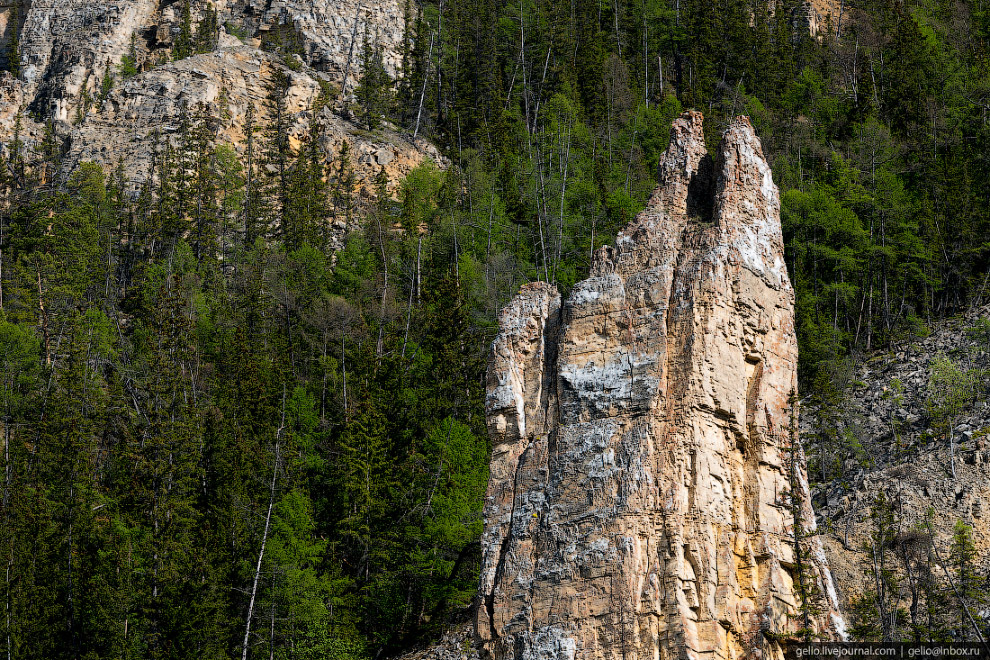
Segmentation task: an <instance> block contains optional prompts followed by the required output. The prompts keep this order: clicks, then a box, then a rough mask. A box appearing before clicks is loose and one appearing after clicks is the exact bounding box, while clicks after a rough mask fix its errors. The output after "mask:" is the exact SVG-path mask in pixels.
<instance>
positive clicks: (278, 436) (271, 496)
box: [241, 386, 285, 660]
mask: <svg viewBox="0 0 990 660" xmlns="http://www.w3.org/2000/svg"><path fill="white" fill-rule="evenodd" d="M283 430H285V387H284V386H283V388H282V423H281V425H280V426H279V427H278V431H276V432H275V465H274V466H273V467H272V485H271V489H270V490H269V493H268V513H267V514H265V529H264V531H263V532H262V534H261V549H260V550H259V551H258V562H257V564H256V565H255V568H254V580H253V581H252V583H251V600H250V601H249V602H248V611H247V623H246V624H245V625H244V646H243V647H242V649H241V660H247V657H248V643H249V642H250V639H251V617H252V616H253V615H254V600H255V597H256V596H257V595H258V581H259V579H260V578H261V562H262V560H263V559H264V558H265V545H266V544H267V543H268V530H269V529H270V528H271V523H272V509H274V508H275V486H276V484H277V483H278V464H279V461H280V460H281V454H280V452H281V449H282V431H283Z"/></svg>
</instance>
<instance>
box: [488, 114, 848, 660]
mask: <svg viewBox="0 0 990 660" xmlns="http://www.w3.org/2000/svg"><path fill="white" fill-rule="evenodd" d="M660 175H661V176H660V178H661V183H660V186H659V188H658V189H657V191H656V193H655V194H654V195H653V198H652V199H651V201H650V203H649V206H648V207H647V209H646V210H645V211H643V212H642V213H641V214H640V215H639V216H638V217H637V218H636V220H635V221H634V222H633V223H632V224H631V225H630V226H628V227H627V228H625V229H624V230H623V231H622V232H621V233H620V234H619V236H618V238H617V239H616V242H615V245H614V247H607V248H603V249H601V250H600V251H598V252H597V253H596V255H595V259H594V263H593V266H592V272H591V276H590V277H589V278H588V279H587V280H585V281H583V282H580V283H579V284H578V285H577V286H576V287H575V288H574V289H573V291H572V292H571V293H570V295H569V296H568V297H567V298H566V299H564V300H561V297H560V295H559V294H558V293H557V291H556V289H555V288H554V287H553V286H552V285H549V284H546V283H539V282H538V283H535V284H530V285H528V286H526V287H524V288H523V290H522V291H521V292H520V294H519V295H518V296H517V297H516V298H515V299H514V300H513V301H512V303H511V304H510V305H509V306H508V307H507V308H505V310H503V312H502V314H501V317H500V320H499V323H500V332H499V334H498V337H497V339H496V340H495V343H494V347H493V354H492V359H491V363H490V366H489V373H488V395H487V400H486V413H487V419H488V425H489V430H490V433H491V437H492V442H493V454H492V459H491V479H490V482H489V487H488V493H487V499H486V503H485V532H484V536H483V538H482V547H483V553H484V554H483V559H482V568H481V579H480V593H479V604H478V608H477V620H476V626H475V628H476V634H477V636H478V638H479V642H480V643H481V644H482V645H483V647H484V649H485V650H486V651H487V652H488V653H489V654H490V655H491V656H492V657H494V658H496V659H498V660H502V659H508V658H512V659H514V660H521V659H524V658H525V659H534V660H535V659H536V658H582V659H590V658H625V659H626V660H628V659H630V658H644V659H645V658H651V659H652V658H658V657H659V658H673V657H683V658H702V657H704V658H725V659H728V658H738V657H744V656H748V655H750V654H754V653H756V652H757V651H760V652H761V653H763V654H764V655H766V654H769V655H771V656H778V655H780V653H781V648H780V646H779V641H778V640H780V639H781V638H783V637H786V636H788V635H790V634H793V633H794V632H795V631H796V630H797V629H798V628H801V627H802V626H808V627H810V628H812V629H814V630H815V631H816V634H818V635H820V636H822V637H826V638H835V637H838V636H842V635H843V622H842V619H841V617H840V615H839V614H838V612H837V605H836V597H835V591H834V588H833V585H832V582H831V576H830V573H829V570H828V566H827V564H826V562H825V558H824V554H823V552H822V547H821V545H820V543H819V542H818V540H817V539H816V538H815V537H814V536H813V533H814V516H813V514H812V511H811V507H810V503H809V502H810V497H809V494H808V488H807V481H806V477H805V474H804V466H803V457H802V455H801V453H800V448H799V447H796V446H793V445H792V443H791V438H792V435H793V434H792V433H791V432H789V428H790V427H791V426H792V425H793V424H792V404H791V401H792V399H791V396H792V393H793V392H794V391H795V389H796V368H797V341H796V337H795V333H794V294H793V290H792V288H791V285H790V282H789V281H788V276H787V272H786V269H785V267H784V261H783V241H782V237H781V228H780V220H779V199H778V191H777V187H776V186H775V185H774V183H773V180H772V178H771V173H770V168H769V167H768V165H767V163H766V161H765V160H764V157H763V153H762V149H761V145H760V142H759V140H758V139H757V137H756V135H755V134H754V132H753V129H752V127H751V126H750V124H749V121H748V120H747V119H746V118H744V117H740V118H737V119H735V120H734V121H733V122H732V123H731V125H730V126H729V128H728V129H727V130H726V132H725V134H724V136H723V139H722V143H721V146H720V147H719V149H718V153H717V157H716V158H715V159H714V160H712V159H711V158H710V157H709V156H708V154H707V152H706V149H705V144H704V140H703V135H702V117H701V114H700V113H697V112H691V113H686V114H685V115H684V116H682V117H681V118H680V119H678V120H676V121H675V123H674V126H673V130H672V133H671V143H670V147H669V149H668V150H667V152H666V153H665V154H664V156H663V159H662V161H661V165H660ZM796 494H798V495H799V496H796ZM796 519H797V521H798V523H799V524H800V525H801V530H799V531H802V530H803V534H802V537H803V539H804V540H803V542H802V543H801V544H799V546H798V547H799V548H800V549H799V550H797V551H796V550H795V547H796V546H795V542H794V535H795V521H796ZM802 591H803V592H806V593H807V594H809V596H808V598H809V601H810V600H814V605H815V607H814V608H810V609H813V610H814V613H810V612H809V613H808V614H807V619H806V618H805V615H803V614H802V612H801V610H802V608H801V605H802V600H801V598H800V595H799V593H800V592H802Z"/></svg>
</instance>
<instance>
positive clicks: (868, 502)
mask: <svg viewBox="0 0 990 660" xmlns="http://www.w3.org/2000/svg"><path fill="white" fill-rule="evenodd" d="M940 355H941V356H944V357H947V358H949V359H951V360H953V361H954V362H955V363H956V364H957V365H958V367H959V369H960V370H962V371H966V370H969V371H971V372H975V373H978V374H983V375H982V376H981V377H980V379H979V380H977V381H976V382H975V383H974V384H975V386H976V387H975V388H974V390H975V391H974V392H973V397H972V400H971V401H970V402H969V403H967V404H966V406H965V407H964V408H963V409H962V410H961V412H960V414H959V416H958V418H957V419H955V420H954V429H953V431H954V437H955V452H954V456H953V457H950V455H949V442H948V439H947V438H946V437H945V435H944V433H943V432H940V430H939V429H936V428H935V424H934V423H933V420H932V419H931V418H930V416H929V413H928V410H927V406H926V399H927V397H928V389H929V385H928V383H929V375H930V367H931V363H932V361H933V359H934V358H936V357H937V356H940ZM847 367H848V368H847V369H846V370H844V371H842V372H841V373H836V374H835V375H834V380H835V381H836V385H837V386H838V389H839V390H840V391H841V398H840V399H839V400H838V401H837V402H836V403H835V405H834V406H833V409H832V410H826V409H823V408H822V407H819V406H814V405H809V406H805V407H804V408H802V411H801V435H802V437H803V438H805V444H806V446H807V445H809V443H810V444H815V443H818V442H819V440H818V438H820V437H821V435H822V434H824V433H834V434H835V436H836V437H840V438H845V439H846V442H845V443H844V444H845V452H844V453H843V451H842V450H840V449H839V448H831V451H830V452H829V459H831V460H830V461H827V462H826V464H827V468H828V471H827V473H826V474H825V475H824V476H823V475H822V474H820V473H819V474H816V475H813V476H816V477H817V479H813V480H814V481H817V482H818V483H817V484H816V485H815V486H814V489H813V494H814V498H815V503H816V507H815V508H816V510H817V513H818V515H819V524H820V526H821V527H823V528H826V529H828V530H829V533H828V534H827V535H826V536H825V545H826V551H827V555H828V560H829V564H830V565H831V567H832V569H833V571H834V573H835V576H836V581H837V583H838V584H839V585H840V588H839V598H840V603H841V604H842V605H843V607H845V606H847V605H848V604H849V603H850V602H851V601H852V600H853V599H855V598H856V597H858V596H861V595H863V594H864V593H866V592H867V591H869V590H871V589H874V588H875V582H874V576H873V574H872V570H873V564H872V557H871V556H870V554H869V553H868V552H867V551H866V550H865V549H864V548H865V547H866V545H867V543H870V542H871V541H872V539H871V535H872V534H874V533H875V531H876V530H875V527H876V523H875V521H874V519H873V515H872V514H873V511H872V509H873V506H874V504H875V503H876V498H877V496H878V495H879V494H880V493H883V495H884V497H885V499H886V500H887V501H888V502H889V503H891V505H892V506H893V508H894V513H895V516H894V523H895V525H896V530H895V533H896V534H897V535H898V536H899V537H900V535H902V534H912V533H916V532H918V531H919V530H920V531H921V532H923V533H924V534H926V535H930V536H931V537H932V539H931V540H932V542H934V544H935V546H936V547H937V548H938V551H939V552H940V553H941V557H943V558H947V557H949V556H950V553H949V548H950V546H951V543H952V535H953V531H954V530H953V528H954V526H955V524H956V522H957V521H962V522H963V523H966V524H967V525H970V526H971V527H972V538H973V543H974V546H975V549H976V557H977V560H978V566H976V567H975V568H976V570H977V572H978V573H979V574H981V575H987V574H990V403H988V401H987V398H988V397H987V394H988V390H987V386H986V376H985V374H986V373H990V306H984V307H982V308H976V309H973V310H970V312H969V313H967V314H965V315H962V316H960V317H957V318H954V319H949V320H946V321H940V322H938V323H937V324H936V325H935V326H934V327H933V328H932V332H931V333H930V334H928V335H927V336H925V337H917V338H913V339H907V340H903V341H899V342H896V343H894V344H892V345H891V346H890V347H889V348H886V349H884V350H881V351H877V352H875V353H872V354H870V355H868V356H865V357H864V358H863V359H862V360H860V361H859V362H858V363H854V362H852V361H850V362H849V364H848V365H847ZM953 470H954V471H955V475H954V476H953ZM836 471H838V472H839V473H838V474H836ZM932 513H934V515H932ZM895 554H896V553H895ZM891 570H894V571H897V572H898V573H899V574H901V576H902V578H903V579H902V580H901V582H900V584H899V585H898V586H897V588H896V590H897V591H898V593H897V594H895V595H894V596H892V598H895V599H900V603H902V604H907V603H910V594H909V592H908V584H909V582H910V579H909V578H910V576H908V575H907V568H906V567H905V566H904V564H903V558H902V557H900V556H897V558H896V561H895V562H894V565H893V566H892V568H891ZM939 571H941V569H939ZM938 575H939V577H942V574H941V573H938ZM984 618H990V612H986V614H985V616H984Z"/></svg>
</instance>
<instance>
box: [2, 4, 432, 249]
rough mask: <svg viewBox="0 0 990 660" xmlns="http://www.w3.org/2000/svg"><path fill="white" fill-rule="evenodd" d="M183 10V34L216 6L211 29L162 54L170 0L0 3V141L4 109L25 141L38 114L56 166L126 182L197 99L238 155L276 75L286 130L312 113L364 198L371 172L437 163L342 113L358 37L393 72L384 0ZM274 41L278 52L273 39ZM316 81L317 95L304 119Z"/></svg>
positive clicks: (135, 180) (425, 147)
mask: <svg viewBox="0 0 990 660" xmlns="http://www.w3.org/2000/svg"><path fill="white" fill-rule="evenodd" d="M189 6H190V8H191V16H190V18H189V20H190V21H191V26H189V27H191V29H192V30H194V31H195V30H196V29H198V27H199V25H200V24H201V23H202V21H204V20H205V16H206V12H207V10H210V11H216V16H217V23H218V25H219V26H220V27H219V29H218V34H217V35H216V43H215V44H213V45H212V46H211V48H210V49H209V52H203V53H199V54H196V55H193V56H191V57H186V58H183V59H179V60H176V61H173V59H174V54H175V44H176V41H177V39H178V34H179V33H180V31H181V30H182V28H183V25H182V24H183V21H184V20H185V19H184V17H183V7H184V3H183V2H158V1H157V0H106V1H105V2H101V3H93V2H90V1H89V0H22V2H21V3H20V8H19V12H18V14H17V15H15V14H14V12H13V6H7V7H3V6H0V51H3V52H2V53H0V55H2V56H3V57H6V56H7V53H6V50H7V49H8V48H9V42H10V37H11V34H12V33H13V32H14V31H16V32H17V34H18V41H19V55H20V58H19V69H20V74H19V77H17V78H15V77H13V76H11V75H10V74H7V73H0V145H2V146H0V149H3V148H5V147H6V145H7V144H8V143H9V141H10V138H11V136H12V135H13V132H14V128H15V124H16V123H17V119H18V117H19V118H20V131H21V133H20V137H21V139H22V140H23V141H24V142H26V143H27V144H28V145H31V144H37V143H38V142H39V141H40V140H41V139H42V135H43V132H44V127H45V123H46V122H51V125H52V126H53V127H54V129H55V133H56V134H57V136H58V138H59V139H60V142H61V143H62V149H63V153H64V156H65V158H64V163H63V169H65V170H69V169H71V167H72V166H74V165H75V164H76V163H78V162H80V161H82V160H91V161H96V162H99V163H102V164H104V165H106V166H107V167H108V168H112V167H116V166H117V165H118V164H122V165H123V166H124V170H125V171H126V172H127V173H128V177H129V178H130V180H131V183H132V184H133V185H134V186H137V185H139V184H140V183H141V182H142V181H143V180H144V179H145V177H146V176H147V175H148V173H149V171H150V164H151V161H152V157H153V153H154V150H155V149H156V148H159V147H160V146H161V144H160V142H161V141H162V140H172V141H173V142H174V139H175V138H174V135H175V133H176V131H177V127H178V125H179V124H180V119H181V117H182V115H183V113H184V112H190V113H191V112H193V111H195V110H196V109H197V108H201V110H200V111H199V112H200V114H204V113H205V114H206V115H207V116H210V117H212V118H213V121H214V123H215V126H211V128H215V135H216V142H217V143H229V144H232V145H234V146H235V147H236V148H237V149H239V150H241V151H243V149H244V144H245V140H244V137H245V124H246V116H247V112H248V108H249V107H252V108H253V111H254V117H255V121H256V123H257V124H258V125H259V126H261V125H264V124H265V123H266V121H267V120H268V119H269V117H268V108H269V107H270V105H271V104H270V103H267V102H266V96H267V95H268V94H269V89H270V88H271V86H270V84H269V83H270V82H271V80H272V78H273V77H274V75H275V74H276V73H279V72H280V73H281V74H283V75H284V76H285V77H286V78H288V81H289V84H288V86H287V88H286V89H285V91H284V93H283V96H284V101H285V107H286V110H287V111H288V113H289V124H290V129H289V130H290V134H291V138H290V139H296V138H299V137H301V136H302V135H303V134H304V133H305V132H306V131H308V130H309V128H310V127H311V125H312V123H313V122H314V121H315V122H317V123H318V124H320V125H321V128H322V131H321V133H322V135H324V145H323V146H324V148H325V151H326V154H327V157H328V158H329V159H333V158H334V157H335V156H336V152H337V150H338V149H339V147H340V145H341V144H342V143H344V142H347V143H348V144H349V145H350V147H351V160H352V163H353V165H354V168H355V174H356V178H357V183H358V190H359V192H360V191H361V190H362V189H363V190H365V191H366V192H367V193H368V194H369V195H370V194H372V191H373V190H374V185H373V183H372V181H373V179H374V178H375V177H376V175H377V174H378V173H379V171H380V170H381V169H382V168H384V169H385V171H386V173H387V174H388V175H389V178H390V180H391V182H392V185H393V187H395V186H397V185H398V182H399V181H400V180H401V179H402V178H403V177H404V176H405V175H406V174H407V173H408V172H409V170H411V169H412V168H413V167H415V166H416V165H418V164H419V163H421V162H423V161H424V160H426V159H432V160H434V161H437V162H440V161H442V158H441V156H440V154H439V152H438V151H437V150H436V149H435V148H434V147H433V146H432V145H430V144H428V143H426V142H425V141H424V140H417V141H415V142H414V141H413V140H412V139H411V137H409V136H406V135H403V134H402V132H401V131H398V130H395V129H394V127H393V128H389V127H387V126H386V128H384V129H383V130H380V131H377V132H369V131H366V130H363V127H362V126H360V125H358V124H356V123H355V122H354V121H352V120H351V119H350V118H349V116H348V112H347V110H348V105H349V103H350V101H351V99H352V95H353V90H354V87H355V85H356V83H357V79H356V76H357V74H358V72H359V68H360V53H361V48H362V44H363V43H364V40H365V39H368V40H371V41H372V42H373V43H374V44H375V47H376V48H377V49H378V50H380V51H381V53H382V55H383V61H384V64H385V68H386V69H387V71H388V72H389V73H390V74H392V75H395V74H396V72H397V70H398V67H399V63H400V59H401V49H402V39H403V31H404V28H405V12H404V9H403V7H402V6H401V4H400V3H399V2H398V0H389V1H387V2H376V3H369V2H364V1H363V0H339V1H337V2H328V1H327V0H307V1H306V2H302V1H298V0H222V1H218V2H206V1H203V2H198V1H196V0H193V1H192V2H190V5H189ZM15 18H18V19H19V20H17V21H14V19H15ZM15 22H16V23H17V25H14V24H13V23H15ZM235 33H236V34H238V35H240V36H239V37H235V36H234V34H235ZM285 43H289V44H291V47H289V48H282V47H281V46H280V44H285ZM201 50H202V48H201ZM280 50H281V51H282V52H274V51H280ZM289 51H294V52H289ZM125 56H127V57H133V58H134V62H133V64H134V65H135V67H136V70H137V74H136V75H133V76H131V77H126V78H125V76H124V75H123V74H122V72H121V69H120V64H121V62H122V61H123V58H124V57H125ZM0 59H2V58H0ZM108 74H109V76H108ZM105 78H106V79H107V80H112V86H111V88H110V89H106V88H105V87H104V79H105ZM321 90H325V92H326V93H328V94H329V97H330V99H331V102H330V104H329V105H328V106H327V107H324V108H323V109H322V110H321V112H320V114H319V115H318V116H317V117H313V116H311V115H312V113H311V112H310V109H311V107H312V104H313V102H314V101H315V100H316V98H317V96H318V95H319V94H320V93H321ZM343 231H344V228H341V233H343Z"/></svg>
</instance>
